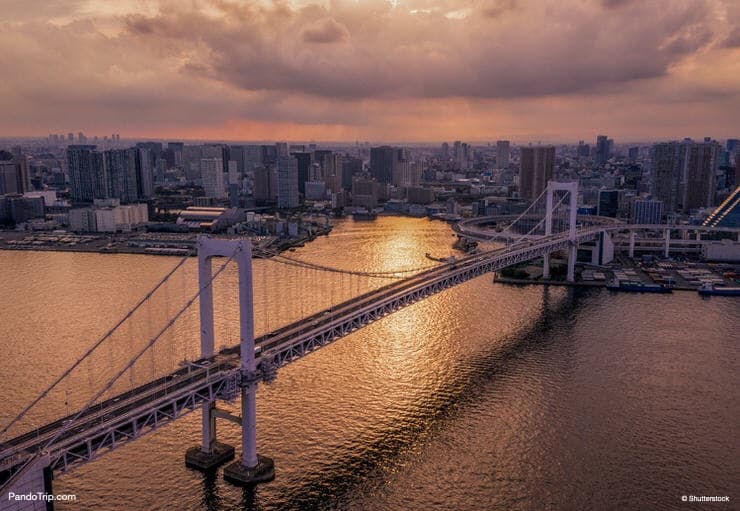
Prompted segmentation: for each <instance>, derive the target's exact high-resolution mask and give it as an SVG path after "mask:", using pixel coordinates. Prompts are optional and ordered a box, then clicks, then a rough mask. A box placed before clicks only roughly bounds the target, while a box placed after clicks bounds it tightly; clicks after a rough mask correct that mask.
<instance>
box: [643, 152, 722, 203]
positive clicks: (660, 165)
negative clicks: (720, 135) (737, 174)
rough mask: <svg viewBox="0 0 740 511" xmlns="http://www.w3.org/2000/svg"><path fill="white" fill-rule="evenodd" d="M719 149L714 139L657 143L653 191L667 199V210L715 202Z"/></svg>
mask: <svg viewBox="0 0 740 511" xmlns="http://www.w3.org/2000/svg"><path fill="white" fill-rule="evenodd" d="M719 150H720V146H719V144H718V143H717V142H715V141H712V140H708V141H705V142H694V141H692V140H691V139H686V140H684V141H683V142H665V143H660V144H656V145H655V146H653V163H652V194H653V195H654V196H655V198H656V199H658V200H661V201H663V203H664V207H665V211H666V212H667V213H672V212H675V211H679V210H680V211H686V212H688V211H689V210H691V209H696V208H702V207H711V206H713V205H714V204H715V193H716V174H717V167H718V155H719Z"/></svg>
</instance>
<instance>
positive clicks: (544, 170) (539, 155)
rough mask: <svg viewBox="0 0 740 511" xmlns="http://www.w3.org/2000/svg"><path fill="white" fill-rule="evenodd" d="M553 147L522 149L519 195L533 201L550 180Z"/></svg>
mask: <svg viewBox="0 0 740 511" xmlns="http://www.w3.org/2000/svg"><path fill="white" fill-rule="evenodd" d="M554 164H555V146H537V147H522V148H521V159H520V167H519V195H520V196H521V197H522V198H524V199H535V198H536V197H537V196H539V195H540V193H542V191H543V190H544V189H545V188H546V187H547V182H548V181H549V180H550V179H552V170H553V166H554Z"/></svg>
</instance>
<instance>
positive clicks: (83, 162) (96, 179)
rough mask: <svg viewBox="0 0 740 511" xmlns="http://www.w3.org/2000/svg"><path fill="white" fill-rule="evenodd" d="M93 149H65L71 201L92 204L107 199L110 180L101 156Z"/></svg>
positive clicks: (77, 146) (94, 147)
mask: <svg viewBox="0 0 740 511" xmlns="http://www.w3.org/2000/svg"><path fill="white" fill-rule="evenodd" d="M70 135H71V134H70ZM95 149H96V146H94V145H70V146H68V147H67V168H68V169H69V185H70V194H71V196H72V200H73V201H79V202H92V201H93V200H94V199H105V198H107V197H109V193H108V192H109V190H110V178H109V176H108V173H107V172H106V169H105V165H104V164H103V155H102V154H101V153H99V152H98V151H96V150H95Z"/></svg>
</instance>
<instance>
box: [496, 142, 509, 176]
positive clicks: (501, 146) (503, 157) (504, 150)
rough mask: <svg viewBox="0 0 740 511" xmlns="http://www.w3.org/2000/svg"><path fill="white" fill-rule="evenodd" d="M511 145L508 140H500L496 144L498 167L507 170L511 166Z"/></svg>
mask: <svg viewBox="0 0 740 511" xmlns="http://www.w3.org/2000/svg"><path fill="white" fill-rule="evenodd" d="M510 149H511V148H510V144H509V141H508V140H498V141H497V142H496V166H497V167H498V168H500V169H505V168H506V167H508V166H509V154H510Z"/></svg>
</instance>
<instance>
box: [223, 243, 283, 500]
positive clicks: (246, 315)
mask: <svg viewBox="0 0 740 511" xmlns="http://www.w3.org/2000/svg"><path fill="white" fill-rule="evenodd" d="M244 243H245V244H246V246H245V247H244V250H242V253H240V254H238V256H237V257H236V262H237V264H238V265H239V333H240V353H241V394H242V456H241V459H240V460H239V461H235V462H234V463H232V464H231V465H228V466H227V467H226V468H225V469H224V479H226V480H227V481H228V482H230V483H232V484H235V485H238V486H251V485H254V484H256V483H262V482H267V481H272V480H273V479H274V478H275V464H274V462H273V461H272V459H270V458H267V457H265V456H258V455H257V382H258V381H259V378H260V375H259V373H258V372H257V361H256V359H255V356H254V300H253V296H252V253H251V247H250V246H249V244H248V242H244Z"/></svg>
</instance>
